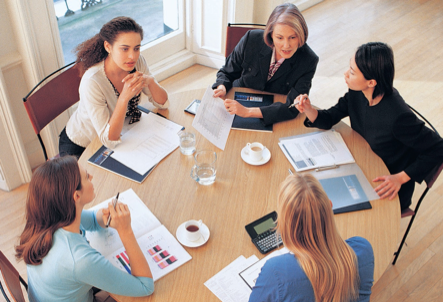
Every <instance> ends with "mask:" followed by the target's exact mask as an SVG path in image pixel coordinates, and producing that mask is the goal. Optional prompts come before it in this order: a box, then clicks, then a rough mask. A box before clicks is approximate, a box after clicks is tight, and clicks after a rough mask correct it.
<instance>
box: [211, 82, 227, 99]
mask: <svg viewBox="0 0 443 302" xmlns="http://www.w3.org/2000/svg"><path fill="white" fill-rule="evenodd" d="M225 95H226V87H225V85H218V87H217V89H214V94H213V95H212V96H213V97H215V98H222V97H224V96H225Z"/></svg>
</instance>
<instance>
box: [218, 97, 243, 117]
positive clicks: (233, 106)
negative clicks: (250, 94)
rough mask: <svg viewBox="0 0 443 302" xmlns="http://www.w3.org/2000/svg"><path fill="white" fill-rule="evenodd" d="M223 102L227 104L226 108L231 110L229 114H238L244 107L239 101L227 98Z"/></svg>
mask: <svg viewBox="0 0 443 302" xmlns="http://www.w3.org/2000/svg"><path fill="white" fill-rule="evenodd" d="M223 104H224V105H225V108H226V110H227V111H228V112H229V114H231V115H232V114H236V113H237V111H238V110H239V109H240V108H241V107H243V106H242V105H240V104H239V103H238V102H237V101H234V100H231V99H226V100H224V101H223Z"/></svg>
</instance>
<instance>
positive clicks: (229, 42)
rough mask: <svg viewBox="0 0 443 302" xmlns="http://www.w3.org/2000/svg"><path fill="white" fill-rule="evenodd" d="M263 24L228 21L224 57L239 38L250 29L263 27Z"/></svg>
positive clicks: (229, 52) (232, 48)
mask: <svg viewBox="0 0 443 302" xmlns="http://www.w3.org/2000/svg"><path fill="white" fill-rule="evenodd" d="M265 27H266V25H264V24H252V23H228V27H227V29H226V49H225V57H226V58H227V57H228V56H229V55H230V54H231V52H232V51H233V50H234V48H235V46H236V45H237V43H238V42H239V41H240V39H241V38H242V37H243V36H244V35H245V34H246V32H247V31H249V30H251V29H264V28H265Z"/></svg>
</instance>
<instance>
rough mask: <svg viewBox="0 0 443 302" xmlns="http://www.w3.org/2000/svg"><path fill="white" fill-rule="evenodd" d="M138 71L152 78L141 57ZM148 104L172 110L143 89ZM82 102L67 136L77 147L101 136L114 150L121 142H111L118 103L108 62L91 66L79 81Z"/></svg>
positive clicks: (67, 129)
mask: <svg viewBox="0 0 443 302" xmlns="http://www.w3.org/2000/svg"><path fill="white" fill-rule="evenodd" d="M135 69H136V70H137V71H139V72H142V73H144V74H147V75H151V76H152V74H151V73H150V71H149V68H148V65H147V64H146V61H145V58H144V57H143V56H141V55H140V56H139V59H138V61H137V63H136V65H135ZM143 92H144V93H145V94H146V95H147V96H148V99H149V101H150V102H151V103H152V104H153V105H154V106H155V107H157V108H160V109H165V108H168V107H169V100H167V101H166V103H164V104H163V105H161V104H158V103H156V102H155V101H154V98H153V97H152V94H151V91H150V90H149V88H148V87H145V88H143ZM79 93H80V102H79V105H78V108H77V110H76V111H75V112H74V114H73V115H72V116H71V117H70V119H69V121H68V123H67V125H66V134H67V135H68V137H69V139H70V140H71V141H72V142H74V143H75V144H77V145H79V146H82V147H84V148H86V147H87V146H88V145H89V144H90V143H91V141H92V140H93V139H95V137H96V136H97V135H98V136H99V138H100V141H101V142H102V144H103V145H105V146H106V147H107V148H111V149H112V148H114V147H115V146H117V145H118V144H119V143H120V142H121V140H120V139H119V140H116V141H111V140H109V119H110V118H111V115H112V113H113V112H114V109H115V106H116V104H117V96H116V95H115V91H114V88H113V87H112V84H111V82H110V81H109V80H108V78H107V77H106V74H105V63H104V61H101V62H100V63H97V64H96V65H94V66H92V67H90V68H89V69H88V70H87V71H86V72H85V74H84V75H83V77H82V79H81V82H80V88H79Z"/></svg>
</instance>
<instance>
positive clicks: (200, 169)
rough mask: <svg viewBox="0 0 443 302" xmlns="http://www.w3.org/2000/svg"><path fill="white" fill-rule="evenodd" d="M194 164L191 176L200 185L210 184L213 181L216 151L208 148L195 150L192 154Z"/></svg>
mask: <svg viewBox="0 0 443 302" xmlns="http://www.w3.org/2000/svg"><path fill="white" fill-rule="evenodd" d="M194 160H195V165H194V167H192V170H191V177H192V178H193V179H194V180H195V181H196V182H198V183H199V184H201V185H205V186H208V185H212V184H213V183H214V182H215V175H216V172H217V170H216V168H215V162H216V161H217V153H215V152H214V151H209V150H200V151H197V152H196V153H195V155H194Z"/></svg>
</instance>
